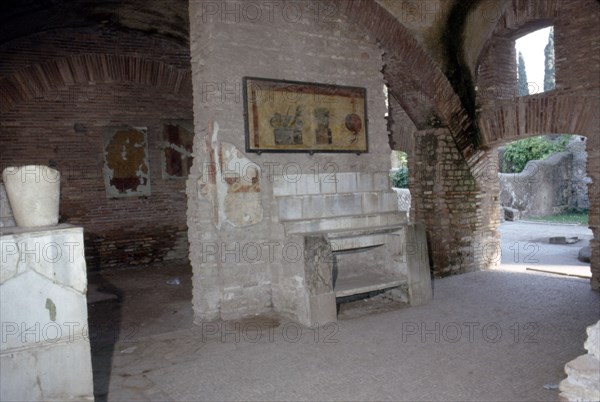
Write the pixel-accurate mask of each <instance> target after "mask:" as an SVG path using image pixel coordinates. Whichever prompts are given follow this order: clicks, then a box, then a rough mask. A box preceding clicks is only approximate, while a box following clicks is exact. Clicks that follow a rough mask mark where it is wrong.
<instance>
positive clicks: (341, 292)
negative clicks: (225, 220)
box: [273, 172, 431, 325]
mask: <svg viewBox="0 0 600 402" xmlns="http://www.w3.org/2000/svg"><path fill="white" fill-rule="evenodd" d="M324 180H328V181H329V180H330V181H331V182H328V181H324ZM273 191H274V195H275V198H276V201H277V207H278V210H279V214H278V216H279V221H280V223H281V224H283V226H284V228H285V235H286V242H294V243H296V244H299V245H300V246H301V248H302V255H303V258H302V261H301V262H300V263H301V265H302V267H297V269H295V270H294V269H290V272H294V275H296V276H300V275H298V273H299V272H300V273H302V274H303V278H302V279H303V292H304V295H305V296H306V297H305V300H304V302H305V303H304V304H305V305H304V306H302V301H303V300H302V297H298V299H299V301H298V300H297V301H296V302H295V305H296V306H297V310H299V311H296V312H292V311H290V312H289V313H290V315H293V316H294V315H295V317H294V318H296V319H298V320H299V321H301V322H303V323H305V324H307V325H318V324H324V323H326V322H330V321H335V320H336V319H337V318H336V307H337V305H338V304H339V303H342V302H344V301H345V300H347V299H348V298H349V297H351V296H356V295H363V294H365V295H366V294H369V293H371V292H377V291H387V290H391V289H397V290H399V291H400V293H403V294H404V297H405V299H406V300H407V301H408V302H409V303H410V304H411V305H418V304H422V303H426V302H427V301H429V300H430V299H431V279H430V273H429V261H428V253H427V244H426V241H425V230H424V227H423V225H420V224H415V223H408V220H407V217H406V213H405V212H400V211H398V206H397V205H398V204H397V196H396V193H395V192H394V191H393V190H391V188H390V186H389V178H388V173H387V172H381V173H337V174H335V175H320V176H319V175H318V176H315V175H303V176H302V177H300V178H299V179H298V180H297V181H296V182H290V181H288V180H285V178H284V177H276V178H275V181H274V187H273ZM317 191H319V192H317ZM396 293H398V292H396Z"/></svg>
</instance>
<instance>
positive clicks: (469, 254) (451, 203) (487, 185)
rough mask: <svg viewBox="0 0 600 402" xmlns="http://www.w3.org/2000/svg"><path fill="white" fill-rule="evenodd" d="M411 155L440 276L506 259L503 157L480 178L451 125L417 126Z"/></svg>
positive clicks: (417, 206) (416, 194)
mask: <svg viewBox="0 0 600 402" xmlns="http://www.w3.org/2000/svg"><path fill="white" fill-rule="evenodd" d="M415 138H416V140H415V153H414V156H413V158H410V159H409V165H410V166H409V172H410V173H409V174H410V178H409V181H410V183H411V184H410V188H411V194H412V197H413V209H414V214H415V215H414V216H415V220H416V221H420V222H423V223H425V225H426V228H427V237H428V243H429V248H430V259H431V261H432V265H433V270H434V273H435V275H436V276H439V277H443V276H448V275H452V274H458V273H465V272H471V271H477V270H481V269H485V268H489V267H492V266H494V265H496V264H497V263H499V261H500V244H499V241H498V234H497V231H496V228H497V225H498V190H497V188H498V179H497V160H495V157H494V155H492V154H493V153H491V154H490V155H489V156H488V158H489V159H488V160H487V161H486V162H485V163H483V164H480V166H481V168H480V169H479V171H478V173H477V175H478V176H477V177H475V176H474V175H473V174H472V173H471V170H470V168H469V166H468V165H467V164H466V162H465V161H464V159H463V158H462V156H461V155H460V153H459V152H458V150H457V148H456V145H455V144H454V141H453V139H452V136H451V134H450V132H449V130H448V129H446V128H436V129H428V130H421V131H417V132H416V134H415Z"/></svg>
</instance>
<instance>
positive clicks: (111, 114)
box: [0, 29, 192, 270]
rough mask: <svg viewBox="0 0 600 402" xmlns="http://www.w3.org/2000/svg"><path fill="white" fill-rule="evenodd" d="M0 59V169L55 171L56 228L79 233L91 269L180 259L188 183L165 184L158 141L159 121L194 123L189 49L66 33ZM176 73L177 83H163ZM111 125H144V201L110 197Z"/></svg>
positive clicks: (14, 45) (35, 39) (22, 42)
mask: <svg viewBox="0 0 600 402" xmlns="http://www.w3.org/2000/svg"><path fill="white" fill-rule="evenodd" d="M0 60H1V62H0V87H2V89H3V94H2V96H3V98H2V100H3V101H2V105H1V108H0V111H1V114H0V121H1V125H0V130H1V133H0V138H1V142H2V153H1V155H0V168H4V167H6V166H10V165H21V164H44V165H45V164H48V163H49V161H53V162H52V163H55V164H56V166H57V168H58V169H59V170H60V171H61V173H62V181H61V205H60V221H61V222H66V223H70V224H73V225H80V226H83V228H84V232H85V243H86V258H87V263H88V269H90V270H99V269H114V268H122V267H126V266H129V265H136V264H144V263H148V262H151V261H160V260H169V259H180V258H186V256H187V253H188V244H187V233H186V230H187V228H186V222H185V211H186V195H185V179H170V180H165V179H163V175H162V167H161V165H162V159H161V151H162V149H161V137H160V136H161V132H162V120H163V119H170V120H173V119H191V118H192V100H191V82H190V81H189V75H187V79H188V81H187V84H186V82H185V77H186V72H187V74H189V69H190V65H189V50H188V49H186V48H183V47H180V46H178V45H176V44H174V43H172V42H170V41H167V40H159V39H153V38H151V37H149V36H144V35H142V34H134V33H123V32H113V31H104V30H98V31H96V30H90V29H65V30H59V31H53V32H46V33H43V34H37V35H32V36H30V37H26V38H22V39H18V40H15V41H13V42H9V43H6V44H4V45H2V46H1V47H0ZM102 63H105V64H102ZM157 66H164V67H158V68H159V69H158V70H157ZM61 68H62V69H61ZM173 72H175V73H176V74H174V75H173V76H176V77H179V78H180V79H179V80H175V81H177V82H172V83H171V84H169V83H168V81H169V77H170V76H169V75H168V74H172V73H173ZM161 74H162V75H161ZM23 76H28V77H35V78H31V79H29V80H26V81H25V82H22V81H20V80H19V77H23ZM75 124H78V129H77V130H75ZM108 126H133V127H147V129H148V134H147V135H148V153H149V164H150V182H151V195H150V196H147V197H128V198H119V199H114V198H112V199H109V198H108V197H107V195H106V190H105V186H104V177H103V171H102V169H103V166H104V156H103V152H104V151H103V150H104V144H103V132H104V130H105V127H108Z"/></svg>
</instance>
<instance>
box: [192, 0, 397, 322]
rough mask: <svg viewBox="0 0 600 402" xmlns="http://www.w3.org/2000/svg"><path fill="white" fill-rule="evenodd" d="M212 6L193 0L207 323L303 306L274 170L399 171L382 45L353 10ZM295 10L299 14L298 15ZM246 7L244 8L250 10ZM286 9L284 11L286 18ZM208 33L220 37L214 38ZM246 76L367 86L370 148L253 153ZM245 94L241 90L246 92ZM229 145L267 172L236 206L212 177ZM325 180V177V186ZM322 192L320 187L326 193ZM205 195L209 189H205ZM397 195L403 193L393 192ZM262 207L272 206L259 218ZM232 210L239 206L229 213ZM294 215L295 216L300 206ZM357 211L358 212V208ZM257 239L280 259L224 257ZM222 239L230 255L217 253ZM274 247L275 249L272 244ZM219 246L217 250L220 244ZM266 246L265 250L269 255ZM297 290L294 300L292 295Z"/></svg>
mask: <svg viewBox="0 0 600 402" xmlns="http://www.w3.org/2000/svg"><path fill="white" fill-rule="evenodd" d="M203 4H205V3H202V2H191V3H190V22H191V24H190V25H191V53H192V70H193V74H194V112H195V113H194V117H195V122H196V128H195V130H196V137H195V141H194V158H195V162H194V166H193V168H192V176H191V177H190V179H189V180H188V199H189V208H188V226H189V228H190V229H189V238H190V259H191V261H192V266H193V268H194V300H193V304H194V309H195V313H196V319H197V320H211V319H219V318H222V319H227V318H235V317H240V316H244V315H251V314H257V313H261V312H263V311H266V310H268V309H270V308H271V307H272V306H273V305H274V304H277V305H278V309H279V311H293V310H294V309H295V308H294V307H293V306H285V303H286V300H296V299H299V298H302V297H306V295H304V296H303V295H301V294H299V293H298V298H296V297H295V295H296V293H297V292H298V289H299V284H298V283H295V282H298V281H302V278H301V276H294V275H293V274H292V273H291V270H292V269H293V268H292V267H290V264H286V263H285V261H283V260H282V258H281V250H282V249H281V247H282V245H283V242H285V238H286V237H285V235H286V234H285V232H284V227H283V225H282V224H281V223H280V222H279V216H278V205H277V201H276V199H275V197H274V195H273V182H272V181H273V180H274V179H273V176H274V175H279V176H281V175H283V176H285V175H286V171H285V170H284V169H285V168H286V166H287V167H290V168H291V169H290V170H289V171H287V177H288V178H289V179H290V181H291V182H293V183H292V184H294V185H295V184H296V183H295V181H296V179H297V177H298V176H297V174H298V173H302V174H306V175H312V177H313V179H314V178H315V174H316V173H319V174H321V173H322V174H325V175H327V174H328V173H332V172H336V173H348V172H385V171H387V170H388V169H389V167H390V157H389V155H390V148H389V145H388V134H387V129H386V121H385V116H384V115H385V110H386V109H385V100H384V95H383V76H382V74H381V68H382V50H381V49H380V48H379V46H378V45H377V44H376V42H375V40H374V38H373V37H370V36H369V35H367V34H366V33H365V32H363V31H361V30H360V29H358V27H357V25H356V24H351V23H348V22H347V21H346V20H345V18H344V17H343V15H341V14H339V13H338V14H336V15H334V16H331V15H330V14H327V15H324V14H323V13H322V11H323V10H322V9H321V10H320V11H321V12H320V13H319V8H318V7H322V5H323V4H320V3H319V2H298V3H294V4H293V5H292V6H290V7H288V8H283V7H276V8H275V11H274V13H273V14H270V13H268V12H267V10H266V9H265V10H262V18H259V19H257V20H249V19H248V18H247V15H245V14H244V13H243V12H239V11H236V10H240V9H242V6H243V4H245V2H235V1H231V2H220V3H215V4H218V5H219V7H221V10H225V9H226V10H229V12H227V13H222V12H220V11H219V10H216V12H214V13H211V14H210V15H208V14H207V15H205V14H203V11H206V10H204V9H203ZM292 7H293V8H294V10H296V11H298V9H297V7H299V10H300V11H299V13H300V14H298V13H296V14H285V11H284V10H288V11H287V12H288V13H291V12H292V11H294V10H292ZM242 10H243V9H242ZM282 13H283V14H282ZM206 38H210V40H207V39H206ZM244 76H254V77H265V78H274V79H287V80H296V81H306V82H318V83H331V84H337V85H349V86H358V87H365V88H366V89H367V98H368V99H367V103H368V119H369V120H368V130H369V152H368V153H365V154H361V155H360V156H358V155H355V154H348V153H344V154H340V153H338V154H335V153H316V154H314V155H309V154H307V153H288V154H281V153H278V154H277V153H263V154H260V155H258V154H255V153H244V152H243V151H244V149H245V140H244V110H243V103H242V99H241V85H242V78H243V77H244ZM236 95H237V96H236ZM215 147H220V149H222V150H225V149H227V150H228V152H231V153H232V154H236V155H239V156H238V157H239V158H240V160H243V161H244V162H243V163H252V164H254V165H256V166H257V167H259V168H260V169H261V173H260V176H259V178H258V179H259V180H258V182H257V183H256V187H255V188H258V189H259V190H258V192H257V193H248V194H246V195H241V194H239V195H235V197H237V198H232V200H236V199H237V200H243V199H246V200H251V201H246V202H241V201H235V202H234V204H233V205H234V206H235V208H233V209H232V210H228V209H227V200H225V202H224V203H221V201H220V200H222V199H223V198H226V194H231V192H230V191H229V190H230V188H228V187H227V186H226V185H225V184H223V183H219V182H218V181H217V182H216V183H215V185H214V186H213V185H212V184H211V185H206V183H204V182H203V181H202V177H203V174H202V166H203V164H205V163H207V162H210V161H211V160H214V159H211V158H221V155H224V156H223V157H225V152H224V151H223V152H220V153H219V152H216V151H215V150H216V149H217V148H215ZM317 184H318V183H317ZM319 191H320V190H319ZM199 192H200V194H199ZM392 195H393V193H392ZM248 205H252V206H253V208H252V209H248V210H247V215H248V218H249V220H250V222H249V224H246V223H244V222H236V221H235V219H234V217H233V216H232V215H233V214H234V211H236V210H242V211H244V210H246V209H247V208H248ZM339 207H342V206H341V205H340V206H339ZM256 210H259V211H261V212H262V214H261V215H260V216H259V215H258V214H256V213H255V212H256ZM228 211H229V212H228ZM289 213H293V211H292V210H290V211H289ZM352 213H354V212H353V211H350V212H349V214H352ZM249 242H255V243H258V244H261V243H265V242H275V244H277V245H279V247H278V248H277V246H275V248H274V250H275V253H277V254H276V255H277V256H278V257H277V258H276V259H275V260H274V261H268V260H267V259H265V258H262V259H261V260H260V261H256V262H254V263H248V261H244V260H243V259H242V260H241V261H239V262H236V261H235V260H233V256H224V257H225V258H223V255H222V252H224V251H225V249H224V248H225V247H227V249H228V250H234V251H233V253H234V254H235V247H238V249H240V250H243V249H244V246H245V245H247V244H249ZM211 244H216V245H218V246H219V251H220V252H221V253H217V254H216V255H213V254H214V253H210V254H211V255H209V253H208V252H207V251H208V246H209V245H211ZM265 250H266V249H265ZM211 251H214V250H213V249H212V248H211ZM265 255H266V251H264V250H263V256H265ZM286 295H287V296H286ZM292 295H294V296H292Z"/></svg>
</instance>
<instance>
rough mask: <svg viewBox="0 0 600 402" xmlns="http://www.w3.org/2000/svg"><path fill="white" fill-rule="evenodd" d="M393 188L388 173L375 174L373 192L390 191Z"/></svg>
mask: <svg viewBox="0 0 600 402" xmlns="http://www.w3.org/2000/svg"><path fill="white" fill-rule="evenodd" d="M390 188H391V185H390V175H389V173H387V172H377V173H373V190H375V191H388V190H389V189H390Z"/></svg>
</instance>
